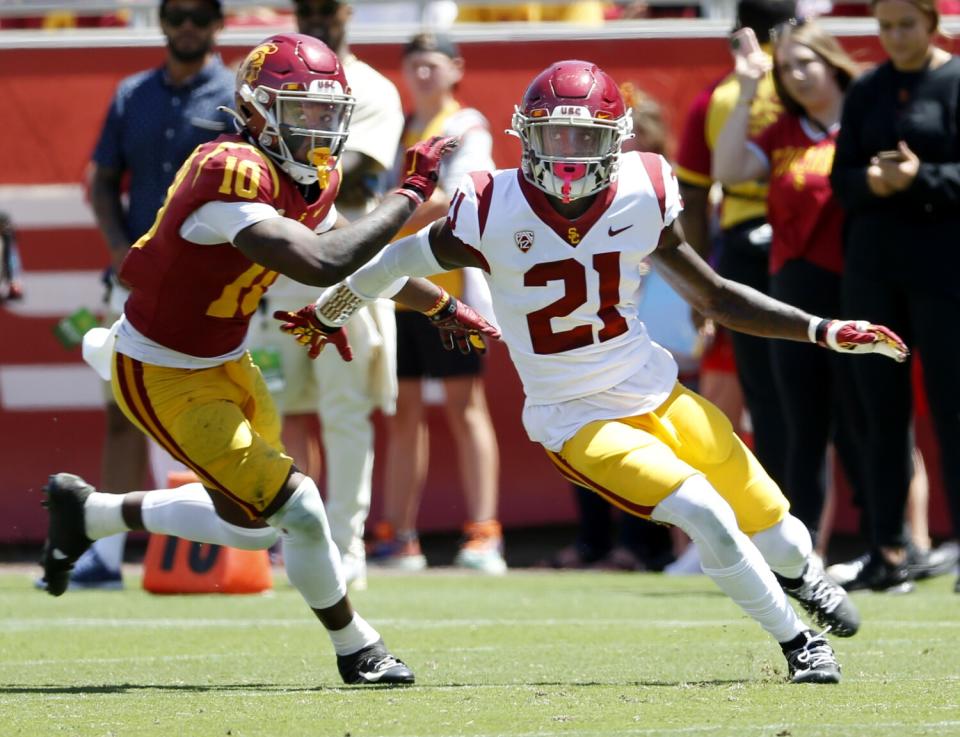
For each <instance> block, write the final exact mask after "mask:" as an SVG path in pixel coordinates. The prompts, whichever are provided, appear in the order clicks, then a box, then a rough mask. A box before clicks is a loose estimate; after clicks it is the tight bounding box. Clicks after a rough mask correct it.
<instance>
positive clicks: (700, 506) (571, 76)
mask: <svg viewBox="0 0 960 737" xmlns="http://www.w3.org/2000/svg"><path fill="white" fill-rule="evenodd" d="M631 131H632V125H631V121H630V114H629V111H628V109H627V108H626V106H625V105H624V102H623V99H622V98H621V96H620V92H619V90H618V88H617V85H616V83H615V82H614V81H613V79H611V78H610V76H609V75H607V74H606V73H605V72H604V71H603V70H601V69H599V68H598V67H597V66H596V65H594V64H591V63H590V62H585V61H575V60H571V61H562V62H557V63H555V64H553V65H551V66H550V67H549V68H548V69H546V70H545V71H543V72H542V73H541V74H539V75H538V76H537V77H536V78H535V79H534V80H533V82H532V83H531V84H530V86H529V87H528V89H527V91H526V93H525V95H524V98H523V101H522V103H521V104H520V105H519V106H518V107H517V109H516V112H515V114H514V116H513V126H512V131H508V132H509V133H513V134H514V135H516V136H517V137H518V138H519V139H520V143H521V146H522V149H523V155H522V159H521V164H520V167H519V168H517V169H505V170H499V171H495V172H474V173H472V174H470V175H468V176H466V177H464V179H463V180H462V182H461V185H460V188H459V190H458V191H457V192H456V194H455V195H454V197H453V199H452V201H451V204H450V209H449V211H448V214H447V217H446V218H445V219H443V220H438V221H436V222H434V223H433V224H432V225H430V226H428V227H426V228H424V229H423V230H421V231H420V232H419V233H418V234H416V235H413V236H410V237H408V238H404V239H402V240H399V241H397V242H395V243H393V244H392V245H390V246H388V247H387V248H386V249H384V250H383V251H382V252H381V253H380V254H379V255H378V256H377V257H375V258H374V259H373V260H372V261H371V262H369V263H368V264H367V265H366V266H364V267H363V268H361V269H360V270H359V271H357V272H356V273H354V274H353V275H352V276H350V277H349V278H348V279H347V280H346V281H345V282H344V283H342V284H340V285H338V286H335V287H331V288H330V289H329V290H328V291H327V292H326V293H325V294H324V295H323V296H322V297H321V299H320V300H319V301H318V302H317V304H316V305H310V306H308V307H305V308H303V309H302V310H300V311H299V312H298V313H294V314H292V315H291V318H290V319H291V322H288V325H287V326H286V327H287V329H291V328H292V326H293V325H294V323H295V324H296V325H297V329H298V330H300V331H301V332H302V331H304V330H306V331H314V332H315V333H318V334H320V333H329V332H330V331H334V330H336V329H337V327H338V326H340V325H342V324H343V322H344V321H345V320H346V319H348V318H349V315H350V314H351V313H352V311H353V309H355V307H354V306H355V305H359V304H362V303H363V302H364V301H365V300H369V299H372V298H375V297H378V296H390V294H392V293H393V291H394V290H396V289H398V288H399V285H400V284H402V283H403V277H405V276H426V275H429V274H434V273H437V272H439V271H442V270H445V269H452V268H457V267H461V266H476V267H479V268H480V269H482V270H483V272H484V274H485V276H486V278H487V281H488V283H489V286H490V291H491V294H492V297H493V309H494V311H495V313H496V317H497V321H498V322H499V324H500V327H501V330H502V334H503V340H504V341H505V342H506V343H507V346H508V347H509V350H510V356H511V359H512V360H513V362H514V364H515V366H516V368H517V371H518V373H519V375H520V378H521V380H522V382H523V387H524V393H525V395H526V401H525V405H524V411H523V422H524V425H525V427H526V430H527V432H528V434H529V436H530V437H531V439H533V440H535V441H537V442H539V443H541V444H542V445H543V446H544V448H545V449H546V451H547V453H548V455H549V456H550V458H551V460H552V461H553V462H554V464H555V465H556V466H557V468H558V469H559V470H560V472H561V473H562V474H564V475H565V476H566V477H568V478H569V479H571V480H573V481H575V482H576V483H578V484H581V485H583V486H585V487H587V488H590V489H593V490H594V491H595V492H596V493H598V494H600V495H601V496H603V497H604V498H606V499H608V500H609V501H610V502H611V503H613V504H614V505H616V506H618V507H620V508H621V509H624V510H626V511H627V512H631V513H633V514H635V515H638V516H641V517H647V518H650V519H653V520H656V521H658V522H664V523H669V524H673V525H676V526H678V527H680V528H681V529H682V530H683V531H684V532H686V533H687V534H688V535H689V536H690V537H691V538H693V540H694V541H695V542H696V543H697V546H698V548H699V550H700V551H701V559H702V565H703V570H704V572H705V573H706V574H707V575H708V576H710V577H711V578H712V579H713V580H714V581H715V582H716V584H717V585H718V586H719V587H720V588H721V589H722V590H723V591H724V592H725V593H726V594H727V595H728V596H729V597H730V598H731V599H733V600H734V601H735V602H736V603H737V604H738V605H739V606H740V607H741V608H742V609H743V610H744V611H745V612H746V613H747V614H749V615H750V616H751V617H752V618H753V619H755V620H756V621H757V623H758V624H760V626H761V627H763V628H764V629H765V630H766V631H767V632H769V633H770V634H771V635H772V636H773V637H774V638H776V640H777V642H778V643H780V645H781V647H782V649H783V652H784V655H785V656H786V659H787V663H788V670H789V678H790V680H792V681H793V682H796V683H802V682H814V683H836V682H838V681H839V680H840V666H839V665H838V663H837V661H836V658H835V655H834V652H833V649H832V648H831V646H830V645H829V643H828V642H827V640H826V638H825V636H824V634H825V633H822V634H816V633H815V632H814V631H813V630H811V629H809V627H808V626H806V625H805V624H803V623H802V622H801V620H800V619H799V617H798V616H797V614H796V612H795V611H794V610H793V608H792V607H791V606H790V604H789V602H788V600H787V597H786V594H789V595H790V596H792V597H793V598H795V599H796V600H797V601H799V603H800V604H801V605H802V606H803V608H804V609H806V610H807V612H808V613H809V614H810V615H811V616H812V618H813V620H814V622H815V623H816V624H817V625H819V626H821V627H825V628H828V629H832V631H833V633H834V634H835V635H838V636H841V637H848V636H850V635H853V634H854V633H855V632H856V631H857V629H858V627H859V619H860V618H859V614H858V612H857V610H856V608H855V607H854V605H853V604H852V603H851V602H850V601H849V599H848V598H847V596H846V593H845V592H844V591H843V589H841V588H840V587H839V586H837V585H836V584H835V583H833V582H832V581H831V580H829V579H828V578H827V577H826V576H825V575H824V573H823V569H822V567H821V566H820V564H819V562H818V559H817V558H815V557H814V556H811V550H812V545H811V540H810V534H809V532H808V531H807V529H806V527H805V526H804V525H803V523H801V522H800V521H799V520H798V519H797V518H795V517H793V516H792V515H791V514H790V513H789V504H788V502H787V500H786V499H785V498H784V496H783V494H782V493H781V491H780V489H779V488H778V487H777V485H776V484H775V483H774V482H773V481H772V480H771V479H770V477H769V476H768V475H767V473H766V472H765V471H764V470H763V468H762V467H761V466H760V464H759V463H758V462H757V460H756V458H755V457H754V456H753V454H752V453H751V452H750V450H749V449H748V448H747V447H746V446H745V445H744V444H743V443H742V442H741V441H740V439H739V438H738V437H737V435H736V434H735V433H734V432H733V428H732V427H731V425H730V422H729V421H728V420H727V419H726V417H725V416H724V415H723V413H721V412H720V411H719V410H718V409H717V408H716V407H714V406H713V405H712V404H710V403H709V402H707V401H706V400H704V399H703V398H702V397H700V396H698V395H697V394H695V393H694V392H692V391H690V390H688V389H686V388H685V387H683V386H682V385H681V384H679V383H678V382H677V365H676V362H675V361H674V360H673V357H672V356H671V355H670V354H669V353H668V352H667V351H666V350H664V349H663V348H661V347H660V346H658V345H657V344H656V343H653V342H652V341H651V340H650V338H649V337H648V335H647V332H646V329H645V327H644V325H643V323H642V322H641V321H640V320H639V319H638V316H637V303H638V296H639V286H640V282H641V280H642V279H643V277H644V266H643V261H644V259H645V258H650V259H651V260H652V261H653V262H654V263H655V264H656V266H657V269H658V270H659V271H660V273H661V274H662V275H663V276H664V277H665V278H666V279H667V280H668V281H669V282H670V283H671V285H672V286H673V287H674V288H675V289H676V290H677V291H678V292H679V293H680V294H681V295H683V296H684V298H685V299H686V300H687V301H688V302H690V304H691V305H692V306H693V307H694V308H696V309H697V310H698V311H699V312H700V313H702V314H703V315H705V316H707V317H709V318H712V319H713V320H715V321H716V322H718V323H720V324H721V325H724V326H727V327H729V328H731V329H733V330H739V331H742V332H746V333H750V334H753V335H759V336H766V337H770V338H781V339H786V340H797V341H810V342H815V343H818V344H819V345H822V346H823V347H825V348H829V349H832V350H836V351H841V352H849V353H869V352H876V353H879V354H881V355H883V356H888V357H890V358H893V359H895V360H903V359H904V358H905V357H906V355H907V348H906V346H905V345H904V344H903V342H902V341H901V340H900V339H899V338H898V337H897V336H896V335H894V334H893V333H892V332H890V331H889V330H888V329H886V328H885V327H883V326H878V325H871V324H869V323H866V322H862V321H851V320H831V319H822V318H821V317H817V316H813V315H810V314H808V313H806V312H803V311H802V310H799V309H797V308H795V307H792V306H790V305H787V304H784V303H782V302H778V301H776V300H774V299H771V298H769V297H767V296H765V295H763V294H761V293H759V292H757V291H755V290H753V289H750V288H748V287H745V286H743V285H742V284H739V283H737V282H733V281H730V280H727V279H723V278H721V277H720V276H718V275H717V274H716V273H715V272H714V271H713V270H712V269H711V268H710V267H709V266H708V265H707V264H706V263H705V262H704V261H703V260H702V259H700V257H699V256H697V254H696V253H695V251H694V250H693V249H692V248H691V247H690V246H689V245H687V244H686V243H684V241H683V236H682V233H681V232H680V231H679V227H678V225H677V223H676V218H677V215H678V214H679V213H680V211H681V209H682V207H683V204H682V202H681V200H680V195H679V191H678V186H677V181H676V179H675V178H674V176H673V174H672V171H671V168H670V165H669V164H668V163H667V162H666V160H664V159H663V158H662V157H661V156H659V155H655V154H645V153H637V152H633V153H627V154H621V151H620V145H621V143H622V142H623V141H624V140H625V139H626V138H627V137H629V136H630V135H631ZM456 305H457V303H456V300H454V299H452V298H450V299H446V298H444V299H442V300H441V302H440V303H438V304H437V305H436V307H435V310H434V311H435V312H436V316H437V319H441V318H442V317H443V316H444V315H446V314H447V312H449V311H452V310H455V309H456ZM318 339H322V337H318ZM460 340H465V338H464V337H463V336H461V337H460ZM867 360H876V359H867Z"/></svg>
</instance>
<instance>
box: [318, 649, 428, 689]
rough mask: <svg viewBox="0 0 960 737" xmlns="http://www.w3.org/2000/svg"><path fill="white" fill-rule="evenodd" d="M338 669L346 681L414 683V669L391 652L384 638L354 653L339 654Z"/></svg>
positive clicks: (395, 683) (358, 682)
mask: <svg viewBox="0 0 960 737" xmlns="http://www.w3.org/2000/svg"><path fill="white" fill-rule="evenodd" d="M337 669H338V670H339V671H340V677H341V678H343V682H344V683H350V684H377V683H384V684H388V685H391V686H393V685H398V684H409V683H413V671H411V670H410V669H409V668H408V667H407V666H406V665H405V664H404V662H403V661H402V660H397V659H396V658H395V657H393V656H392V655H391V654H390V652H389V651H388V650H387V647H386V645H384V644H383V640H377V641H376V642H375V643H373V644H372V645H369V646H367V647H365V648H363V649H362V650H358V651H357V652H355V653H353V654H352V655H338V656H337Z"/></svg>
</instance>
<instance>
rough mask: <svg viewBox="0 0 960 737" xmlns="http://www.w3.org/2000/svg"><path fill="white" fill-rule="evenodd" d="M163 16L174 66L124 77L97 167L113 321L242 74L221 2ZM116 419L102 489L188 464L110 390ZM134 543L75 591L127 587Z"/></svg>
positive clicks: (113, 549) (90, 561)
mask: <svg viewBox="0 0 960 737" xmlns="http://www.w3.org/2000/svg"><path fill="white" fill-rule="evenodd" d="M159 16H160V29H161V31H162V32H163V36H164V38H165V40H166V50H165V54H164V59H163V61H162V63H161V64H160V65H159V66H157V67H154V68H153V69H149V70H145V71H142V72H138V73H136V74H133V75H132V76H129V77H127V78H126V79H123V80H121V82H120V84H119V85H118V86H117V89H116V92H115V94H114V97H113V100H112V102H111V103H110V107H109V109H108V111H107V115H106V120H105V121H104V123H103V128H102V129H101V131H100V138H99V140H98V141H97V145H96V149H95V150H94V152H93V160H92V162H91V173H90V204H91V206H92V208H93V212H94V216H95V217H96V221H97V227H98V228H99V230H100V233H101V235H102V236H103V239H104V241H105V242H106V244H107V247H108V249H109V256H110V262H109V264H110V265H109V267H108V270H107V273H106V274H105V276H104V281H105V284H106V285H107V295H106V297H105V302H106V304H107V307H106V313H107V314H106V315H105V322H106V323H107V324H109V323H111V322H113V320H114V319H115V318H116V317H118V316H119V315H120V313H121V312H122V311H123V304H124V302H125V301H126V299H127V295H128V291H127V289H126V287H125V286H124V285H123V284H121V283H120V282H119V280H118V279H117V276H116V275H117V274H118V273H119V270H120V263H121V262H122V261H123V258H124V256H126V254H127V250H128V249H129V248H130V245H131V244H132V243H134V242H135V241H136V240H137V238H139V237H140V236H141V235H143V234H144V233H145V232H147V230H148V229H149V228H150V226H151V225H152V224H153V221H154V218H155V217H156V214H157V210H158V209H159V208H160V206H161V205H162V204H163V199H164V196H165V195H166V192H167V188H168V187H169V186H170V183H171V182H172V181H173V178H174V175H175V174H176V173H177V170H178V169H179V168H180V165H181V164H182V163H183V162H184V161H185V160H186V158H187V156H189V155H190V152H191V151H193V149H194V148H196V147H197V146H198V145H200V144H201V143H205V142H207V141H210V140H213V139H214V138H216V137H217V136H218V135H220V134H221V133H225V132H226V131H227V130H228V126H230V125H231V121H230V118H229V115H228V114H227V113H225V112H222V111H221V110H219V108H220V107H222V106H228V107H229V106H230V105H231V104H232V102H233V74H232V72H230V70H229V69H227V68H226V67H225V66H224V64H223V63H222V62H221V60H220V57H219V56H218V54H217V53H216V52H215V50H214V45H215V42H216V38H217V33H218V32H219V31H220V29H221V28H222V27H223V9H222V7H221V3H220V1H219V0H163V1H162V2H161V3H160V6H159ZM125 180H129V184H128V185H126V184H124V182H125ZM124 192H126V193H127V195H128V199H127V200H126V201H125V200H124V198H123V193H124ZM106 412H107V424H106V428H107V429H106V435H105V438H104V445H103V452H102V457H101V469H102V470H101V477H100V484H101V487H102V488H103V489H104V490H106V491H120V490H122V489H131V488H140V487H141V486H142V485H143V484H144V483H145V477H146V474H147V468H148V466H151V467H152V473H153V475H154V477H158V476H159V478H158V479H157V480H158V481H159V482H162V483H165V482H166V476H167V472H168V471H169V470H173V468H178V467H179V465H178V464H173V462H172V461H171V460H170V458H169V456H167V455H166V453H165V452H164V451H162V450H160V449H159V448H158V447H156V446H154V445H153V444H151V443H148V441H147V439H146V437H145V436H144V435H142V434H141V433H140V431H139V430H137V428H136V427H134V426H133V425H132V424H131V423H130V422H128V421H127V419H126V418H125V417H124V416H123V414H122V413H121V412H120V410H119V409H118V408H117V405H116V403H115V402H114V401H113V397H112V395H111V394H110V392H109V386H108V391H107V392H106ZM125 538H126V536H125V535H124V534H120V535H117V536H116V537H112V538H109V539H104V540H98V541H97V543H96V544H95V545H94V546H93V547H92V548H91V549H90V550H89V551H88V552H87V553H86V554H85V555H84V557H83V558H82V559H81V560H80V561H79V562H78V563H77V566H76V567H75V568H74V570H73V573H72V577H71V585H73V586H76V587H83V588H98V589H118V588H122V586H123V579H122V577H121V573H120V563H121V561H122V560H123V548H124V542H125Z"/></svg>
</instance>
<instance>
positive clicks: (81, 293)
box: [0, 200, 107, 318]
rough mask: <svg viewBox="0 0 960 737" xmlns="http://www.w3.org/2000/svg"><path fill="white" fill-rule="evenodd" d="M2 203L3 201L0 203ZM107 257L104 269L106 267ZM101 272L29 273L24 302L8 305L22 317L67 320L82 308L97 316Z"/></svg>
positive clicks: (100, 292)
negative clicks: (60, 318)
mask: <svg viewBox="0 0 960 737" xmlns="http://www.w3.org/2000/svg"><path fill="white" fill-rule="evenodd" d="M0 202H2V200H0ZM106 258H107V256H106V253H104V266H106V263H107V261H106ZM100 273H101V272H99V271H91V270H89V269H87V270H81V269H78V270H76V271H25V272H24V273H23V295H24V296H23V299H21V300H16V301H14V302H7V303H5V304H4V309H6V310H7V312H11V313H13V314H14V315H17V316H18V317H58V318H59V317H63V316H64V315H69V314H71V313H73V312H75V311H76V310H79V309H80V308H81V307H86V308H87V309H88V310H90V311H91V312H93V313H94V314H96V313H98V312H102V310H103V284H101V283H100Z"/></svg>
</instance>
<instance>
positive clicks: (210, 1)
mask: <svg viewBox="0 0 960 737" xmlns="http://www.w3.org/2000/svg"><path fill="white" fill-rule="evenodd" d="M169 2H170V0H160V12H161V13H162V12H163V9H164V8H165V7H167V3H169ZM205 2H206V3H207V5H210V6H212V7H213V9H214V10H215V11H216V12H217V15H218V16H220V17H223V3H222V2H220V0H205Z"/></svg>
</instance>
